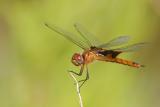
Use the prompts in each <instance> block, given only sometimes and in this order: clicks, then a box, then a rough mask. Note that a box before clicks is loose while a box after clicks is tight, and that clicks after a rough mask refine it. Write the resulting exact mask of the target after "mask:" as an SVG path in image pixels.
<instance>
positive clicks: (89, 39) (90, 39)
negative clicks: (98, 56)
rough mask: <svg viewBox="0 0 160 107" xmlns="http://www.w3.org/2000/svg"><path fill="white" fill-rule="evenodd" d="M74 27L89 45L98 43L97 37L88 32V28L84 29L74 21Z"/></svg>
mask: <svg viewBox="0 0 160 107" xmlns="http://www.w3.org/2000/svg"><path fill="white" fill-rule="evenodd" d="M74 27H75V29H76V30H77V32H78V33H79V34H80V35H81V36H82V37H83V39H84V40H85V42H86V43H87V44H88V45H89V46H90V47H91V46H96V45H97V44H100V41H98V39H97V38H96V37H95V36H94V35H93V34H91V33H90V32H88V30H86V29H85V28H84V27H83V26H82V25H81V24H79V23H75V24H74Z"/></svg>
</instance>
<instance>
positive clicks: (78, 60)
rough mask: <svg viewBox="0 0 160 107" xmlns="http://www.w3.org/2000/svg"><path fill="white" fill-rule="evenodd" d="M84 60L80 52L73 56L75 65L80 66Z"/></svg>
mask: <svg viewBox="0 0 160 107" xmlns="http://www.w3.org/2000/svg"><path fill="white" fill-rule="evenodd" d="M83 62H84V60H83V56H82V55H81V54H79V53H75V54H74V55H73V56H72V63H73V64H74V65H75V66H80V65H82V64H83Z"/></svg>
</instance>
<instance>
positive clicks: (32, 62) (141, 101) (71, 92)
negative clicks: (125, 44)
mask: <svg viewBox="0 0 160 107" xmlns="http://www.w3.org/2000/svg"><path fill="white" fill-rule="evenodd" d="M44 22H49V23H51V24H55V25H57V26H60V27H61V28H64V29H66V30H68V31H70V32H74V33H76V32H75V31H74V28H73V24H74V23H75V22H79V23H81V24H82V25H83V26H85V27H86V28H87V29H88V30H89V31H90V32H92V33H93V34H95V35H96V36H97V37H98V38H99V39H101V40H102V41H103V42H105V41H108V40H109V39H112V38H114V37H118V36H119V35H123V34H127V35H131V37H132V41H131V42H130V44H131V43H136V42H143V41H148V42H150V43H151V45H149V46H148V47H147V49H145V50H143V51H139V52H136V53H128V54H124V55H122V56H121V57H123V58H126V59H131V60H134V61H137V62H140V63H142V64H145V65H146V67H145V68H142V69H136V68H132V67H128V66H123V65H119V64H114V63H105V62H95V63H93V64H90V66H89V71H90V80H89V81H88V82H87V83H86V84H85V85H84V87H83V88H82V90H81V94H82V97H83V102H84V107H159V106H160V68H159V66H160V56H159V55H160V42H159V41H160V1H159V0H0V107H79V104H78V97H77V94H76V90H75V86H74V85H73V81H72V79H71V78H70V76H69V74H68V72H67V70H77V72H78V70H79V68H76V67H75V66H74V65H72V64H71V62H70V59H71V56H72V54H73V53H74V52H81V51H82V50H81V49H80V48H78V47H77V46H76V45H73V44H72V43H71V42H69V41H67V40H66V39H64V38H63V37H61V36H60V35H58V34H56V33H55V32H52V31H51V30H50V29H48V28H46V27H45V26H44Z"/></svg>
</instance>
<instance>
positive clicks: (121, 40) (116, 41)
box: [98, 36, 130, 48]
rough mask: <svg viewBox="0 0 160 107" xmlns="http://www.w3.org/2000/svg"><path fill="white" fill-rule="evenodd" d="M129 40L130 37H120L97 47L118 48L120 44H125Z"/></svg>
mask: <svg viewBox="0 0 160 107" xmlns="http://www.w3.org/2000/svg"><path fill="white" fill-rule="evenodd" d="M129 40H130V36H120V37H117V38H115V39H112V40H111V41H109V42H107V43H104V44H102V45H99V46H98V47H100V48H110V47H114V46H119V45H122V44H125V43H127V42H128V41H129Z"/></svg>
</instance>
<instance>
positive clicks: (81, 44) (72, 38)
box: [45, 23, 90, 49]
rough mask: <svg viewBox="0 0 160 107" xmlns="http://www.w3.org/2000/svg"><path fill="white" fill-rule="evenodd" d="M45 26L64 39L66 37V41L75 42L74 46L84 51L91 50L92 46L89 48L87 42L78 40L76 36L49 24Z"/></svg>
mask: <svg viewBox="0 0 160 107" xmlns="http://www.w3.org/2000/svg"><path fill="white" fill-rule="evenodd" d="M45 25H46V26H47V27H48V28H50V29H51V30H53V31H55V32H57V33H59V34H61V35H62V36H63V37H65V38H66V39H68V40H69V41H71V42H73V43H74V44H76V45H77V46H79V47H81V48H82V49H88V48H90V46H88V45H87V44H86V43H85V42H83V41H81V40H80V38H78V37H77V36H76V35H74V34H72V33H70V32H67V31H65V30H63V29H61V28H59V27H57V26H54V25H52V26H51V25H49V24H47V23H45Z"/></svg>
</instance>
